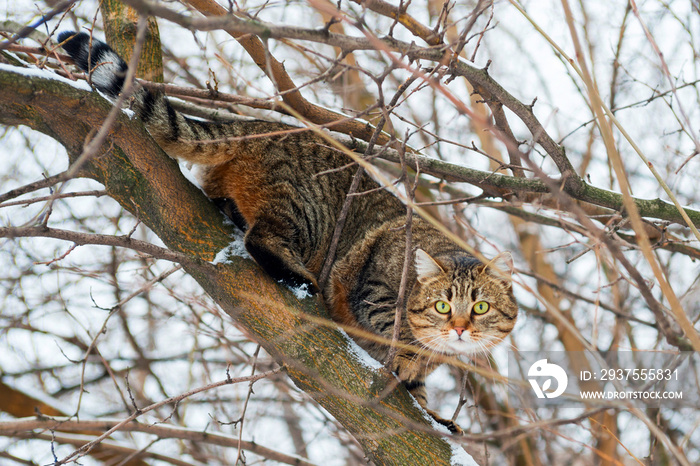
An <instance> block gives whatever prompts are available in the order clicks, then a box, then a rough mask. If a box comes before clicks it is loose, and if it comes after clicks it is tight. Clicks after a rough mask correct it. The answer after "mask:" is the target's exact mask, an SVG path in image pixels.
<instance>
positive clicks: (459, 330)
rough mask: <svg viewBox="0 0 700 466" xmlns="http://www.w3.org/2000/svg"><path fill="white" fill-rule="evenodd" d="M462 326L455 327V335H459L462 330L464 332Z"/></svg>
mask: <svg viewBox="0 0 700 466" xmlns="http://www.w3.org/2000/svg"><path fill="white" fill-rule="evenodd" d="M464 330H465V329H464V327H455V332H457V336H459V337H461V336H462V332H464Z"/></svg>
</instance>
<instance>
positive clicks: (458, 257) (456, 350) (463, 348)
mask: <svg viewBox="0 0 700 466" xmlns="http://www.w3.org/2000/svg"><path fill="white" fill-rule="evenodd" d="M512 268H513V265H512V260H511V258H510V254H508V253H505V254H499V255H498V256H496V257H495V258H494V259H493V260H491V261H490V262H488V263H487V264H484V263H482V262H480V261H479V260H477V259H476V258H474V257H472V256H470V255H468V254H467V253H465V252H456V253H451V254H439V255H436V257H431V256H430V255H429V254H428V253H426V252H425V251H423V250H422V249H418V250H417V251H416V254H415V272H416V283H415V285H414V287H413V290H412V292H411V296H410V298H409V301H408V306H407V309H408V315H407V319H408V323H409V324H410V326H411V330H412V331H413V336H414V337H415V338H416V340H417V342H416V343H419V344H420V345H421V346H423V347H424V348H427V349H429V350H431V351H435V352H438V353H443V354H474V353H486V351H487V350H488V349H489V348H491V347H492V346H494V345H496V344H497V343H499V342H500V341H501V340H503V339H504V338H505V337H506V336H507V335H508V334H509V333H510V331H511V330H513V327H514V326H515V320H516V317H517V315H518V305H517V304H516V302H515V298H514V297H513V290H512V284H511V272H512Z"/></svg>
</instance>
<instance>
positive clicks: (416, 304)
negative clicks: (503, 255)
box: [59, 32, 518, 431]
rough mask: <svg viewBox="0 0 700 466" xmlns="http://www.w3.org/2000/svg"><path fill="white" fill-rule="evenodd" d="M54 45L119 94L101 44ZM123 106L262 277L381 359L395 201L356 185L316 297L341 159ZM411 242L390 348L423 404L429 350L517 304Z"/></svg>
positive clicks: (464, 262) (150, 98)
mask: <svg viewBox="0 0 700 466" xmlns="http://www.w3.org/2000/svg"><path fill="white" fill-rule="evenodd" d="M59 41H60V42H62V43H63V48H64V49H65V50H66V51H67V52H68V53H69V54H70V55H71V57H73V59H74V61H75V62H76V64H77V65H78V66H79V67H80V68H81V69H82V70H84V71H86V72H88V73H89V75H90V77H91V81H92V83H93V84H94V85H95V86H96V87H97V88H98V89H100V90H101V91H102V92H105V93H106V94H108V95H109V96H111V97H116V96H117V95H118V94H119V92H120V91H121V88H122V86H123V82H124V75H125V70H126V64H125V63H124V61H123V60H122V59H121V58H120V57H119V56H117V55H116V53H114V52H113V51H112V50H111V49H110V48H109V47H108V46H107V45H106V44H104V43H103V42H100V41H98V40H96V39H91V38H90V36H88V35H87V34H86V33H80V34H76V33H74V32H63V33H61V34H60V35H59ZM132 108H133V109H134V110H135V112H136V113H137V115H138V116H139V118H140V119H141V120H142V121H143V122H144V124H145V125H146V126H147V128H148V130H149V132H150V133H151V135H152V136H153V138H154V139H155V140H156V141H157V142H158V144H159V145H160V146H161V147H162V148H163V149H164V150H165V151H166V152H167V153H168V154H169V155H171V156H173V157H176V158H178V159H181V160H186V161H189V162H193V163H196V164H200V165H201V166H203V168H204V170H203V176H202V187H203V189H204V191H205V192H206V193H207V195H208V196H209V197H210V198H212V199H213V200H214V201H215V202H217V204H218V205H219V206H220V207H221V208H222V210H224V212H226V213H227V215H228V216H229V217H231V218H232V220H233V221H234V222H235V223H236V224H237V225H238V226H239V227H240V228H242V229H244V230H246V236H245V245H246V248H247V249H248V251H249V252H250V254H251V256H253V258H255V260H256V261H257V263H258V264H259V265H260V266H261V267H262V268H263V269H264V270H265V271H266V272H267V273H268V274H269V275H271V276H272V277H274V278H276V279H279V280H283V281H284V282H285V283H287V284H290V285H292V286H298V285H304V284H306V285H308V286H309V288H310V289H311V291H323V296H324V298H325V302H326V304H327V306H328V309H329V311H330V313H331V315H332V317H333V319H334V320H336V321H337V322H339V323H342V324H344V325H346V326H349V327H351V328H352V327H355V328H359V329H361V330H364V331H369V332H371V333H373V334H376V335H379V336H381V337H383V338H384V342H381V341H377V340H376V339H369V338H364V339H363V338H358V342H359V343H360V345H361V346H363V347H364V348H365V349H367V351H368V352H369V353H370V354H371V355H372V356H374V357H375V358H376V359H379V360H384V359H385V357H386V356H387V354H388V348H389V347H388V346H387V344H386V341H389V340H391V337H392V333H393V323H394V316H395V307H396V301H397V296H398V290H399V283H400V280H401V274H402V270H403V262H404V249H405V232H404V228H405V211H406V209H405V206H404V205H403V204H402V203H401V202H400V201H399V200H398V199H397V198H396V197H394V196H393V195H392V194H390V193H389V192H387V191H386V190H381V189H379V190H378V189H375V188H377V187H378V184H377V183H376V182H375V181H374V180H372V179H371V178H369V177H368V176H365V177H364V178H363V180H362V183H361V186H360V191H362V192H365V191H367V192H368V193H367V194H365V195H361V196H357V197H355V199H354V201H353V203H352V207H351V211H350V214H349V215H348V219H347V222H346V224H345V227H344V229H343V234H342V237H341V239H340V242H339V245H338V249H337V255H336V260H335V263H334V264H333V268H332V271H331V275H330V278H329V280H328V281H327V285H326V286H325V289H324V290H319V285H318V282H317V279H318V274H319V273H320V270H321V267H322V265H323V261H324V259H325V256H326V253H327V251H328V248H329V245H330V241H331V236H332V233H333V230H334V228H335V224H336V220H337V217H338V214H339V212H340V210H341V207H342V205H343V202H344V201H345V198H346V193H347V191H348V188H349V186H350V183H351V180H352V175H353V173H354V170H348V169H339V168H341V167H345V166H348V165H349V164H350V163H351V160H350V158H349V157H347V156H346V155H345V154H343V153H341V152H340V151H337V150H334V149H331V148H330V147H328V144H327V143H325V142H324V141H323V140H322V139H321V138H320V136H317V135H316V134H314V133H313V132H311V131H294V130H295V129H296V128H293V127H290V126H287V125H284V124H279V123H270V122H266V121H240V122H235V123H224V124H220V123H212V122H205V121H199V120H192V119H189V118H186V117H185V116H183V115H182V114H180V113H178V112H177V111H175V110H174V109H173V108H172V107H171V106H170V104H169V103H168V101H167V100H166V98H165V96H164V95H163V94H161V93H155V92H149V91H147V90H146V89H143V88H139V89H137V90H136V92H135V93H134V95H133V97H132ZM412 235H413V244H414V245H415V250H416V252H415V267H412V268H411V270H410V271H409V273H410V276H409V288H408V300H407V313H406V315H405V316H404V318H403V321H402V326H401V332H400V333H401V336H400V341H401V343H402V344H404V345H413V346H414V347H415V348H416V349H415V350H411V349H407V348H402V349H400V350H399V352H398V355H397V357H396V358H395V359H394V363H393V370H394V371H395V372H396V374H397V375H398V376H399V378H400V379H401V380H402V381H403V382H404V384H405V385H406V387H407V388H408V389H409V391H410V392H411V393H412V394H413V395H414V396H415V397H416V399H417V400H418V401H419V403H420V404H421V405H422V406H423V407H426V406H427V403H426V396H425V387H424V379H425V377H426V376H427V375H428V374H429V373H430V372H431V371H432V370H433V369H434V368H435V367H436V366H437V364H438V361H436V359H439V358H435V355H436V354H472V353H476V352H483V351H486V350H487V348H489V347H491V346H493V345H494V344H496V343H498V342H499V341H501V340H502V339H503V338H504V337H505V336H506V335H507V334H508V333H509V332H510V331H511V329H512V328H513V326H514V324H515V319H516V316H517V312H518V309H517V305H516V303H515V300H514V298H513V294H512V289H511V283H510V280H508V278H507V277H504V276H502V275H501V276H497V274H496V273H495V272H494V271H493V270H492V268H491V267H488V266H486V265H484V264H482V263H481V262H479V261H478V260H477V259H475V258H474V257H472V256H471V255H469V254H468V253H467V252H465V251H464V250H462V249H460V248H459V247H458V246H457V245H455V244H454V243H453V242H452V241H450V240H448V239H447V238H446V237H445V236H443V235H442V234H441V233H440V232H439V231H438V230H436V229H435V228H434V227H433V226H431V225H430V224H429V223H428V222H425V221H424V220H422V219H420V218H416V219H415V220H414V221H413V228H412ZM504 264H506V262H505V261H500V262H499V267H500V268H504ZM505 268H506V269H507V270H506V271H509V267H508V266H507V265H506V267H505ZM477 303H479V306H481V307H479V310H483V308H484V306H485V305H484V304H482V303H488V306H487V307H486V308H487V312H484V313H483V314H477V313H476V312H475V308H476V307H475V306H476V304H477ZM438 307H439V309H440V310H441V311H445V309H447V308H448V307H449V311H448V312H438ZM431 414H432V415H433V417H435V418H436V420H438V421H439V422H441V423H443V424H445V425H447V426H448V427H449V428H450V429H451V430H453V431H459V427H458V426H457V425H456V424H454V423H453V422H452V421H449V420H445V419H442V418H440V417H439V416H437V415H436V414H435V413H433V412H431Z"/></svg>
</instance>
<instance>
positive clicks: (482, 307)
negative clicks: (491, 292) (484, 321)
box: [472, 301, 491, 315]
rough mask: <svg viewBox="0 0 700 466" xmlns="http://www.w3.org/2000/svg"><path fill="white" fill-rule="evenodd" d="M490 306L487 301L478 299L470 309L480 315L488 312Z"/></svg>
mask: <svg viewBox="0 0 700 466" xmlns="http://www.w3.org/2000/svg"><path fill="white" fill-rule="evenodd" d="M490 308H491V305H490V304H489V303H487V302H486V301H479V302H478V303H476V304H475V305H474V307H473V308H472V309H473V311H474V314H479V315H481V314H486V313H487V312H489V309H490Z"/></svg>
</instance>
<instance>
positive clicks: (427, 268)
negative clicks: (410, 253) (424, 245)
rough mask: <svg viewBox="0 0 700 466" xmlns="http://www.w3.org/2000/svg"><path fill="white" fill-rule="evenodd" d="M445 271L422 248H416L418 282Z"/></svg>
mask: <svg viewBox="0 0 700 466" xmlns="http://www.w3.org/2000/svg"><path fill="white" fill-rule="evenodd" d="M441 273H445V271H444V270H443V269H442V267H440V264H438V263H437V261H436V260H435V259H433V258H432V257H430V254H428V253H427V252H425V251H423V250H422V249H416V275H417V278H418V281H419V282H420V283H425V282H426V281H428V280H429V279H431V278H433V277H435V276H437V275H440V274H441Z"/></svg>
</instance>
